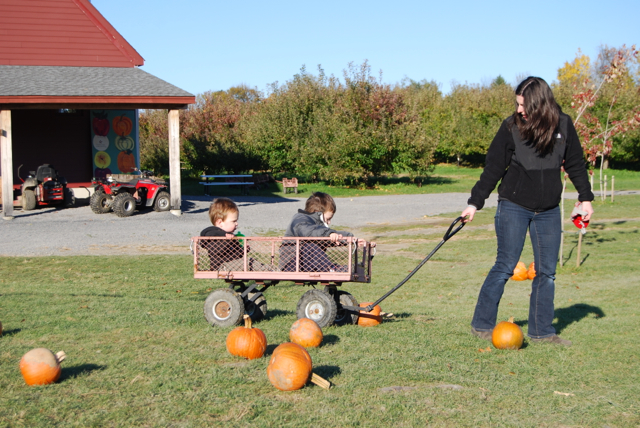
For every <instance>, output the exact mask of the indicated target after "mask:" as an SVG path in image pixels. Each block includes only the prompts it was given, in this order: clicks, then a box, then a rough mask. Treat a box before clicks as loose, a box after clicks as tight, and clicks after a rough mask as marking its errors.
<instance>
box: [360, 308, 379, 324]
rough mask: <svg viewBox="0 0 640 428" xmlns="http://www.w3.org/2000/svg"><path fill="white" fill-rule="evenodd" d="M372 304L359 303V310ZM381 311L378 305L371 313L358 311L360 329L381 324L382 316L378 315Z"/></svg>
mask: <svg viewBox="0 0 640 428" xmlns="http://www.w3.org/2000/svg"><path fill="white" fill-rule="evenodd" d="M371 303H373V302H365V303H360V307H361V308H366V307H367V306H369V305H370V304H371ZM381 312H382V309H381V308H380V305H375V306H374V307H373V308H372V309H371V312H365V311H360V316H359V317H358V325H359V326H362V327H373V326H376V325H378V324H380V323H381V322H382V315H380V313H381Z"/></svg>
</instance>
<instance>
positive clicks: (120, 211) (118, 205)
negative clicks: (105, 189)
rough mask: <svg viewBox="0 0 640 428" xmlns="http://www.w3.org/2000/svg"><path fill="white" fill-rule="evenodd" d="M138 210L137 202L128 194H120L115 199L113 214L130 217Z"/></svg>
mask: <svg viewBox="0 0 640 428" xmlns="http://www.w3.org/2000/svg"><path fill="white" fill-rule="evenodd" d="M135 210H136V200H135V199H134V198H133V196H131V194H130V193H128V192H123V193H118V194H117V195H116V197H115V198H113V212H114V213H116V215H117V216H118V217H129V216H130V215H131V214H133V212H134V211H135Z"/></svg>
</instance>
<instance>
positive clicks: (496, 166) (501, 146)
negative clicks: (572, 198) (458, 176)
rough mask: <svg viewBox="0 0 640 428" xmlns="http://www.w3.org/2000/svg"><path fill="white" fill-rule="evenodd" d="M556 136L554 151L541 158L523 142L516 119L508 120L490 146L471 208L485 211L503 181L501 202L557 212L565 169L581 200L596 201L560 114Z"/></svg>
mask: <svg viewBox="0 0 640 428" xmlns="http://www.w3.org/2000/svg"><path fill="white" fill-rule="evenodd" d="M554 135H555V137H554V138H555V144H554V147H553V151H552V152H551V153H548V154H546V155H545V156H540V155H539V154H538V153H536V150H535V148H534V147H533V145H532V144H530V143H529V142H528V141H525V140H523V138H522V137H521V135H520V132H519V131H518V127H517V126H516V125H515V123H514V119H513V116H511V117H509V118H507V119H505V120H504V121H503V122H502V126H500V129H499V130H498V133H497V134H496V136H495V137H494V139H493V141H492V142H491V146H490V147H489V150H488V152H487V158H486V166H485V168H484V171H483V172H482V175H481V176H480V180H478V182H477V183H476V185H475V186H473V189H472V190H471V197H470V198H469V201H468V203H469V205H473V206H475V207H476V208H477V209H482V207H483V206H484V201H485V199H487V198H488V197H489V195H490V194H491V192H492V191H493V189H495V187H496V184H497V183H498V181H500V180H502V181H501V183H500V186H499V187H498V198H499V199H500V200H508V201H511V202H513V203H515V204H518V205H520V206H522V207H524V208H526V209H528V210H531V211H536V212H540V211H546V210H549V209H551V208H555V207H557V206H558V204H559V203H560V198H561V197H562V174H561V169H560V168H561V167H562V166H564V170H565V171H566V172H567V173H568V174H569V178H570V179H571V182H572V183H573V185H574V186H575V187H576V189H577V190H578V195H579V196H578V200H580V201H581V202H582V201H593V193H592V192H591V185H590V184H589V176H588V174H587V169H586V167H585V160H584V153H583V151H582V146H581V145H580V140H579V138H578V134H577V132H576V129H575V128H574V127H573V122H572V121H571V118H570V117H569V116H568V115H566V114H564V113H561V114H560V122H559V124H558V127H557V128H556V130H555V131H554Z"/></svg>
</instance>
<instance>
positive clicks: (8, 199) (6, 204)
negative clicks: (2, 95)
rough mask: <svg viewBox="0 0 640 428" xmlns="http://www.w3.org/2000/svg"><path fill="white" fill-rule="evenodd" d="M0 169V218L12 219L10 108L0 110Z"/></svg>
mask: <svg viewBox="0 0 640 428" xmlns="http://www.w3.org/2000/svg"><path fill="white" fill-rule="evenodd" d="M0 134H1V136H0V159H2V164H1V165H0V171H1V174H2V218H3V219H4V220H12V219H13V149H12V147H11V144H12V143H11V141H12V137H11V110H2V111H0Z"/></svg>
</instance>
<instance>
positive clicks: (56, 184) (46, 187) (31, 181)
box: [18, 163, 75, 211]
mask: <svg viewBox="0 0 640 428" xmlns="http://www.w3.org/2000/svg"><path fill="white" fill-rule="evenodd" d="M20 168H22V165H20V166H19V167H18V177H19V178H20V180H21V181H22V185H21V186H20V192H21V195H22V196H21V200H22V209H23V210H25V211H29V210H32V209H34V208H35V207H37V206H38V205H59V204H64V205H65V206H73V205H74V204H75V198H74V196H73V192H72V191H71V189H68V188H67V180H66V179H65V178H64V177H60V176H59V175H58V171H56V169H55V168H54V167H53V165H50V164H48V163H45V164H43V165H40V166H39V167H38V170H37V171H29V175H28V176H27V178H26V179H24V180H23V179H22V177H20Z"/></svg>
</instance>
